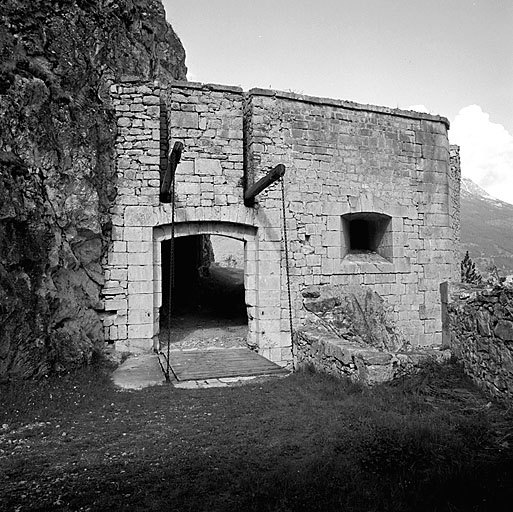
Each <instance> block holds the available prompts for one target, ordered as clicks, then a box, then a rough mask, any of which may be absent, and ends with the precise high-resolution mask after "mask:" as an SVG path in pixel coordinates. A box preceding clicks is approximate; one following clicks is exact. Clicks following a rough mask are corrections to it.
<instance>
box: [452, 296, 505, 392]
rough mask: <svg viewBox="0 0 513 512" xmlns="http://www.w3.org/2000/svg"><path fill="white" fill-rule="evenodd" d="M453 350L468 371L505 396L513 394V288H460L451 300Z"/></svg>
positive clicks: (487, 388) (482, 383) (478, 382)
mask: <svg viewBox="0 0 513 512" xmlns="http://www.w3.org/2000/svg"><path fill="white" fill-rule="evenodd" d="M448 309H449V316H450V323H451V351H452V353H453V354H454V355H455V356H456V358H457V359H458V360H459V361H461V363H462V364H463V367H464V369H465V372H466V373H467V374H468V375H470V376H471V377H472V379H473V380H474V381H475V382H476V383H477V384H478V385H480V386H481V387H483V388H484V389H486V390H488V391H489V392H490V393H491V394H492V395H494V396H495V397H497V398H501V399H509V400H511V399H512V398H513V288H511V287H504V286H501V287H496V288H493V289H472V288H471V287H467V288H463V287H462V288H458V289H455V290H453V291H452V293H451V302H450V304H449V308H448Z"/></svg>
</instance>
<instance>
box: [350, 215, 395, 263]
mask: <svg viewBox="0 0 513 512" xmlns="http://www.w3.org/2000/svg"><path fill="white" fill-rule="evenodd" d="M391 220H392V218H391V217H390V216H389V215H385V214H383V213H376V212H358V213H348V214H346V215H343V216H342V226H343V231H344V242H345V248H344V249H345V250H344V254H343V256H346V255H347V254H359V253H376V254H379V255H380V256H382V257H383V258H385V259H387V260H389V261H390V260H391V258H392V233H391V229H390V228H391Z"/></svg>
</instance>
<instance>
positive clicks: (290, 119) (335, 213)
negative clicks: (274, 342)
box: [246, 89, 456, 345]
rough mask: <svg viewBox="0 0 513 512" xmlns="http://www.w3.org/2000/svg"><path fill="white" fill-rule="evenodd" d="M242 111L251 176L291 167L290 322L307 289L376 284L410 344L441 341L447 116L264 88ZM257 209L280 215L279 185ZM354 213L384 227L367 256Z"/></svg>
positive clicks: (448, 271)
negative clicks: (355, 232)
mask: <svg viewBox="0 0 513 512" xmlns="http://www.w3.org/2000/svg"><path fill="white" fill-rule="evenodd" d="M246 110H247V112H248V114H247V115H249V116H250V117H251V138H250V139H249V141H248V161H249V166H248V175H249V177H248V181H252V180H256V179H258V178H259V177H261V175H262V174H263V173H264V172H265V170H266V169H268V168H269V167H271V166H273V165H275V164H276V163H278V162H281V163H284V164H285V165H286V167H287V174H286V176H285V186H286V202H287V204H286V206H287V212H289V213H288V214H289V215H290V218H289V224H288V227H289V233H290V239H291V248H290V249H291V260H292V268H291V273H292V281H293V291H294V310H295V317H296V318H298V319H302V318H304V317H305V313H306V311H305V309H304V308H303V303H302V297H301V290H302V289H303V288H304V287H306V286H310V285H325V286H328V285H331V286H334V285H335V286H337V285H344V286H347V285H352V286H364V287H371V288H372V289H373V290H374V291H375V292H377V294H379V296H380V297H382V298H383V299H384V300H385V302H386V304H387V305H388V307H389V308H390V310H391V311H390V313H391V316H392V319H393V321H394V323H395V324H396V325H397V326H398V327H399V331H400V333H401V334H402V336H403V337H404V339H405V340H407V341H409V342H410V343H411V344H412V345H431V344H436V343H440V341H441V331H442V326H441V303H440V292H439V284H440V282H442V281H445V280H448V279H451V278H452V277H453V276H454V274H455V272H456V268H455V264H454V253H453V249H454V232H453V229H452V224H451V212H450V209H449V203H450V201H449V197H450V193H451V191H450V183H449V144H448V139H447V128H448V122H447V120H446V119H444V118H440V117H437V116H429V115H423V114H418V113H413V112H405V111H399V110H391V109H386V108H380V107H373V106H366V105H357V104H354V103H350V102H344V101H337V100H327V99H322V98H311V97H305V96H298V95H295V94H288V93H278V92H275V91H268V90H261V89H256V90H252V91H250V92H249V98H248V105H247V107H246ZM248 124H249V123H248ZM258 207H259V208H260V209H262V210H265V211H272V210H274V211H276V214H278V210H279V207H280V204H279V192H278V191H277V190H271V191H269V192H268V193H263V194H262V196H261V197H260V198H259V200H258ZM361 213H371V214H380V215H381V217H376V216H374V217H372V215H371V216H367V219H368V220H370V223H371V224H372V223H373V222H374V219H384V221H385V222H386V223H388V224H387V225H386V227H385V228H383V229H382V233H381V235H380V236H381V239H380V240H379V243H378V244H377V245H378V246H377V248H375V250H374V251H370V250H369V251H352V250H351V243H350V242H351V241H350V230H351V226H350V224H351V219H352V218H353V217H351V216H350V215H348V214H361ZM363 220H364V221H365V218H363ZM379 222H381V221H380V220H377V221H376V224H379ZM283 304H284V306H285V305H286V302H283ZM282 316H283V317H284V316H285V315H284V314H283V315H282Z"/></svg>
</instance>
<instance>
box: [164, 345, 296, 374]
mask: <svg viewBox="0 0 513 512" xmlns="http://www.w3.org/2000/svg"><path fill="white" fill-rule="evenodd" d="M169 364H170V366H171V369H172V370H173V372H174V374H175V375H176V378H177V379H178V380H179V381H186V380H202V379H219V378H223V377H249V376H256V375H277V374H287V373H288V370H286V369H285V368H282V367H281V366H278V365H277V364H276V363H273V362H272V361H269V360H268V359H266V358H265V357H262V356H261V355H259V354H257V353H256V352H252V351H251V350H248V349H247V348H226V349H213V350H180V351H178V350H172V351H171V352H170V353H169Z"/></svg>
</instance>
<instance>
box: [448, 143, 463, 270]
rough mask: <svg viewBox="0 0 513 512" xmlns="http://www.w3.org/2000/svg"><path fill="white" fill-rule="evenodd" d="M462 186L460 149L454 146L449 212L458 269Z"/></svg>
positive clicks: (450, 176)
mask: <svg viewBox="0 0 513 512" xmlns="http://www.w3.org/2000/svg"><path fill="white" fill-rule="evenodd" d="M460 185H461V161H460V147H459V146H456V145H454V144H452V145H451V147H450V169H449V191H450V192H449V212H450V215H451V223H452V230H453V233H454V261H455V267H456V269H457V268H458V266H459V263H460V261H461V260H462V255H461V246H460V240H461V238H460V234H461V225H460V210H461V205H460Z"/></svg>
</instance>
